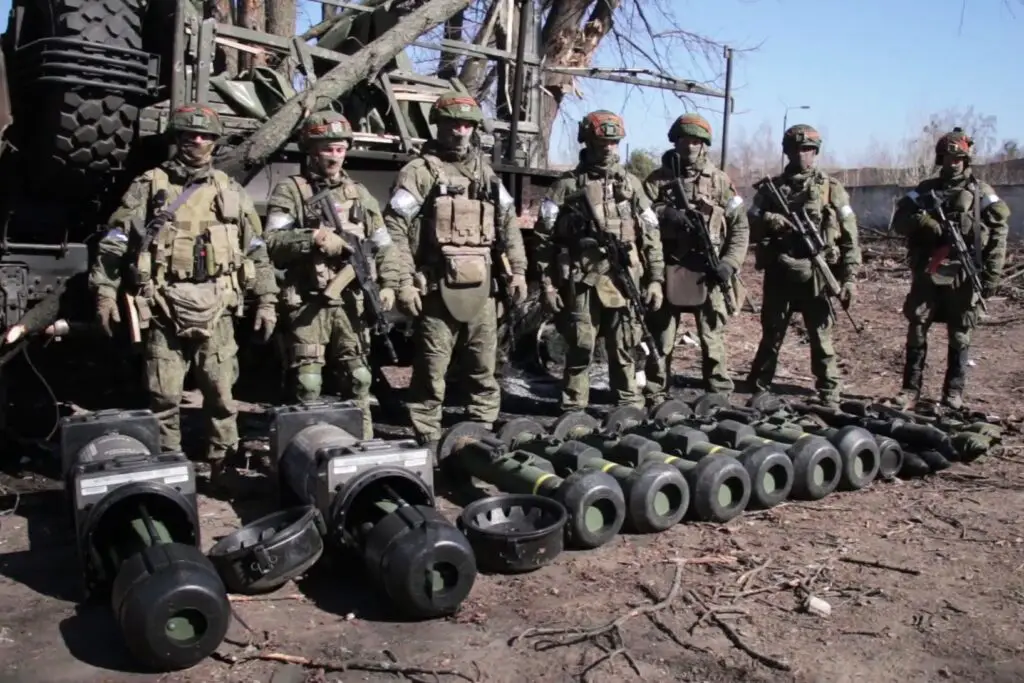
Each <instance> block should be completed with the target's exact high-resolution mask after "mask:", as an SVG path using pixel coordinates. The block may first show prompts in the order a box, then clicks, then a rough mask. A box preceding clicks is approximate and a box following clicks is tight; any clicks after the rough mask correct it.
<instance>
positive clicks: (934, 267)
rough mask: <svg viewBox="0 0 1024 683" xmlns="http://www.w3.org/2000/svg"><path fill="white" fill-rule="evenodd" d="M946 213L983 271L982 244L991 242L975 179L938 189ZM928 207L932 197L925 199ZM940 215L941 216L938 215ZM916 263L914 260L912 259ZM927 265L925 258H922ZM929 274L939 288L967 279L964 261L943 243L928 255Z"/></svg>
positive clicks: (971, 256) (976, 264)
mask: <svg viewBox="0 0 1024 683" xmlns="http://www.w3.org/2000/svg"><path fill="white" fill-rule="evenodd" d="M934 189H935V194H936V196H937V197H938V199H939V201H940V202H941V206H942V211H943V213H944V214H945V215H946V218H947V219H948V220H949V222H950V223H951V224H952V225H953V227H954V228H955V229H957V230H959V231H960V233H961V234H962V235H963V236H964V244H965V245H966V247H967V251H968V254H969V255H970V258H971V259H972V260H973V261H974V263H975V266H977V267H980V266H981V263H980V260H981V259H980V250H981V244H982V243H983V242H985V241H987V240H988V227H987V226H986V225H985V224H984V223H983V222H982V220H981V197H980V194H981V188H980V186H979V184H978V181H977V179H976V178H974V177H970V178H968V179H967V180H966V182H959V183H956V184H955V185H952V186H950V187H946V188H943V187H942V185H941V183H940V184H939V186H938V187H935V188H934ZM923 201H924V202H925V206H928V205H929V203H930V202H931V197H926V198H924V199H923ZM934 213H938V212H934ZM911 258H912V259H913V256H912V257H911ZM919 258H920V259H921V261H922V262H923V261H924V258H923V257H919ZM927 271H928V273H929V275H931V277H932V279H933V280H934V281H935V283H936V284H952V283H954V282H958V281H961V280H962V279H963V277H965V273H964V271H963V269H962V265H961V262H960V258H959V257H958V255H957V253H956V251H955V250H954V249H952V248H951V247H950V245H949V244H948V243H943V244H942V245H941V246H939V247H938V248H937V249H935V250H934V251H931V253H928V254H927Z"/></svg>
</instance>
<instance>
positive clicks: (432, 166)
mask: <svg viewBox="0 0 1024 683" xmlns="http://www.w3.org/2000/svg"><path fill="white" fill-rule="evenodd" d="M420 158H421V159H423V161H424V163H426V164H427V169H428V170H429V171H430V174H431V175H432V176H434V182H436V183H437V184H438V185H450V184H451V183H449V182H448V174H447V173H445V172H444V164H442V163H441V160H440V159H438V158H437V157H436V156H434V155H433V154H420Z"/></svg>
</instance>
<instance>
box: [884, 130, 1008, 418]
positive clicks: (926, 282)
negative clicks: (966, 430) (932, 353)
mask: <svg viewBox="0 0 1024 683" xmlns="http://www.w3.org/2000/svg"><path fill="white" fill-rule="evenodd" d="M973 147H974V142H973V140H971V138H970V137H969V136H968V135H967V134H966V133H964V131H963V129H961V128H954V129H953V130H952V131H951V132H949V133H946V134H945V135H943V136H942V137H941V138H939V141H938V143H937V144H936V145H935V165H936V166H941V167H942V168H941V170H940V171H939V175H938V177H935V178H929V179H927V180H925V181H924V182H922V183H921V184H920V185H918V186H917V187H916V188H914V189H913V190H911V191H910V192H908V193H907V194H906V196H904V197H903V198H902V199H901V200H900V202H899V204H898V205H897V207H896V213H895V215H894V216H893V227H894V229H895V230H896V231H898V232H899V233H901V234H902V235H904V236H905V237H906V240H907V260H908V262H909V265H910V269H911V271H912V278H913V279H912V281H911V285H910V292H909V293H908V294H907V298H906V300H905V302H904V304H903V315H904V316H906V318H907V321H908V325H907V357H906V361H905V364H904V366H903V389H902V391H901V392H900V394H899V395H898V396H897V402H898V403H900V404H901V405H902V406H904V407H906V406H909V405H910V404H911V403H913V402H915V401H917V399H918V397H919V396H920V393H921V374H922V372H923V371H924V365H925V357H926V355H927V353H928V329H929V328H930V327H931V325H932V323H934V322H939V323H945V324H946V332H947V334H948V354H947V357H946V376H945V380H944V382H943V385H942V403H943V405H945V406H947V407H950V408H953V409H955V410H956V409H960V408H961V407H962V406H963V391H964V384H965V381H966V375H967V351H968V349H969V347H970V344H971V332H972V330H973V329H974V326H975V324H976V323H977V315H978V306H979V305H980V303H981V300H983V299H986V298H988V297H989V296H991V294H992V292H994V291H995V289H996V287H997V286H998V285H999V278H1000V277H1001V276H1002V272H1003V264H1004V262H1005V260H1006V235H1007V231H1008V227H1007V224H1008V221H1009V218H1010V207H1009V206H1007V204H1006V202H1004V201H1003V200H1002V199H1000V198H999V195H997V194H996V193H995V191H994V190H993V189H992V187H991V186H990V185H989V184H987V183H983V182H981V181H980V180H978V178H977V177H976V176H975V175H974V173H973V172H972V170H971V153H972V152H973ZM932 192H935V194H936V195H937V196H938V198H939V201H940V202H941V207H942V209H943V211H944V213H945V215H946V218H947V219H949V221H950V222H951V223H952V225H953V226H954V227H956V228H957V229H959V230H960V231H961V232H962V233H963V235H964V242H965V244H966V246H967V247H968V251H969V252H970V258H972V259H973V260H974V262H975V264H976V267H977V270H978V275H979V276H980V280H981V288H982V291H980V292H977V291H975V289H974V287H973V286H972V283H971V280H970V279H969V278H968V277H967V274H966V271H965V269H964V267H963V265H962V264H961V261H960V259H959V257H958V255H957V253H956V252H955V251H953V250H952V249H951V246H952V241H951V239H950V238H949V237H948V236H947V235H946V233H945V231H944V228H943V225H942V224H941V223H940V222H939V220H938V218H937V214H938V211H937V207H936V206H935V202H934V199H933V198H932V197H931V193H932Z"/></svg>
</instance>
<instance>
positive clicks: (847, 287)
mask: <svg viewBox="0 0 1024 683" xmlns="http://www.w3.org/2000/svg"><path fill="white" fill-rule="evenodd" d="M856 296H857V287H856V286H855V285H854V284H853V283H852V282H844V283H843V286H842V287H841V288H840V290H839V303H840V305H842V307H843V310H844V311H848V310H850V306H852V305H853V300H854V298H855V297H856Z"/></svg>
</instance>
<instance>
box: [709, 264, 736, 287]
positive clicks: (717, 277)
mask: <svg viewBox="0 0 1024 683" xmlns="http://www.w3.org/2000/svg"><path fill="white" fill-rule="evenodd" d="M735 273H736V269H735V268H733V267H732V264H730V263H726V262H725V261H719V262H718V268H717V269H716V270H715V271H714V272H713V273H708V276H709V277H710V278H711V279H712V280H714V281H715V282H716V283H719V284H723V285H724V284H728V283H729V281H730V280H732V276H733V275H734V274H735Z"/></svg>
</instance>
